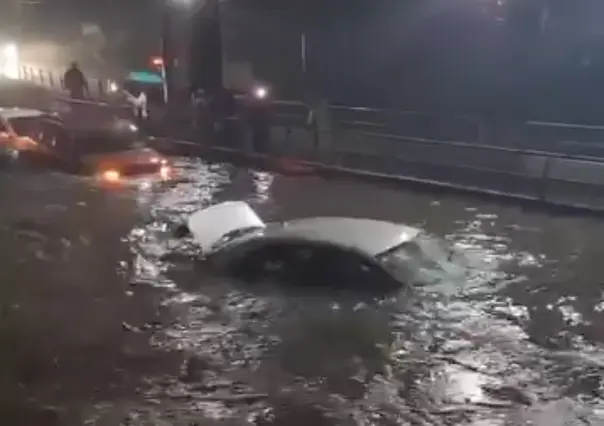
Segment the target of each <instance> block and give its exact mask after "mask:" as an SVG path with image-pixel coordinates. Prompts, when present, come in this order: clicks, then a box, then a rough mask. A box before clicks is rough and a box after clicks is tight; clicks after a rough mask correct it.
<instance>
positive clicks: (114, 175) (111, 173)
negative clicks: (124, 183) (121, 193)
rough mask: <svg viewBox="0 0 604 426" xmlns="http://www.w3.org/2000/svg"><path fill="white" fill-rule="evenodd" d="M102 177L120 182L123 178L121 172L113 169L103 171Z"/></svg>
mask: <svg viewBox="0 0 604 426" xmlns="http://www.w3.org/2000/svg"><path fill="white" fill-rule="evenodd" d="M101 179H102V180H103V181H105V182H111V183H113V182H119V181H120V179H121V176H120V172H118V171H117V170H113V169H109V170H105V171H104V172H103V173H101Z"/></svg>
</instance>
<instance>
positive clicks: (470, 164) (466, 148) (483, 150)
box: [332, 132, 547, 200]
mask: <svg viewBox="0 0 604 426" xmlns="http://www.w3.org/2000/svg"><path fill="white" fill-rule="evenodd" d="M335 139H338V140H339V143H338V144H337V148H336V150H335V152H334V153H333V155H332V158H333V161H332V163H333V164H334V165H335V166H338V167H344V168H347V169H359V170H364V171H367V172H372V173H383V174H385V175H389V176H392V177H398V178H404V177H407V178H412V179H422V180H431V181H438V182H441V183H450V184H454V185H457V186H462V187H467V188H468V189H472V190H489V191H497V192H500V193H505V194H507V195H510V196H516V197H522V198H527V199H534V200H539V199H541V197H542V194H543V178H544V175H545V173H546V165H547V157H546V156H542V155H537V154H531V153H525V152H522V151H520V150H508V149H502V148H495V147H486V146H476V145H470V144H460V143H445V142H435V141H427V140H423V139H411V138H400V137H396V136H393V135H390V136H383V135H376V134H370V133H359V132H354V133H348V132H345V133H344V134H343V135H339V136H336V137H335Z"/></svg>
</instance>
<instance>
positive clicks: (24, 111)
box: [0, 108, 48, 120]
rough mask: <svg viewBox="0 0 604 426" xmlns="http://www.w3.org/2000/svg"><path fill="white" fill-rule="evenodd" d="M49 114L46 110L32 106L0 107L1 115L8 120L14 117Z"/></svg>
mask: <svg viewBox="0 0 604 426" xmlns="http://www.w3.org/2000/svg"><path fill="white" fill-rule="evenodd" d="M45 115H48V113H46V112H44V111H40V110H37V109H31V108H0V116H2V117H3V118H4V119H6V120H12V119H13V118H29V117H42V116H45Z"/></svg>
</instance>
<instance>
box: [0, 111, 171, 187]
mask: <svg viewBox="0 0 604 426" xmlns="http://www.w3.org/2000/svg"><path fill="white" fill-rule="evenodd" d="M0 145H3V146H4V147H5V148H6V149H8V150H11V151H13V152H16V153H19V154H20V155H22V156H24V157H30V158H35V159H36V160H38V159H42V160H47V161H50V162H52V163H54V164H56V165H57V166H60V167H61V168H63V169H66V170H69V171H72V172H75V173H84V174H88V175H93V176H96V177H98V178H99V179H101V180H102V181H104V182H108V183H120V182H124V181H127V180H128V179H130V178H139V177H151V178H155V179H158V180H162V181H165V180H169V179H170V178H171V175H172V169H171V166H170V163H169V160H168V158H167V157H164V156H163V155H161V154H160V153H158V152H157V151H155V150H154V149H152V148H149V147H148V146H147V145H146V144H145V142H143V141H141V140H140V134H139V132H138V129H137V127H136V126H135V125H134V124H133V123H132V122H130V121H127V120H119V121H116V122H115V123H114V125H112V126H111V127H109V128H107V129H103V130H99V131H93V132H87V133H85V134H79V135H78V134H73V133H70V132H69V131H68V130H67V129H66V127H65V125H64V123H63V121H62V120H61V119H60V118H58V117H57V116H55V115H53V114H48V113H45V112H42V111H37V110H30V109H21V108H9V109H8V108H0Z"/></svg>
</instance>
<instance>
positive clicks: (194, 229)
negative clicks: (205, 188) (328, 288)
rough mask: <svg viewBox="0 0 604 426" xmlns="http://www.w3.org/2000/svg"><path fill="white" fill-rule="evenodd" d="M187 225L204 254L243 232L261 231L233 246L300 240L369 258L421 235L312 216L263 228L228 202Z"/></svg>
mask: <svg viewBox="0 0 604 426" xmlns="http://www.w3.org/2000/svg"><path fill="white" fill-rule="evenodd" d="M187 226H188V228H189V230H190V231H191V233H192V234H193V238H194V239H195V240H196V242H197V243H198V244H199V245H200V246H201V248H202V251H203V252H204V253H205V254H206V255H207V254H210V253H212V252H214V251H220V249H221V247H223V238H224V237H225V236H227V235H229V234H231V233H233V232H239V231H246V230H257V231H261V232H259V233H253V234H252V235H249V234H248V235H247V237H246V238H243V240H242V239H239V238H237V239H236V240H233V241H232V242H233V244H237V241H239V242H240V243H241V242H243V241H244V240H248V239H250V238H251V239H258V238H260V239H270V240H288V241H291V240H301V241H310V242H316V243H325V244H333V245H336V246H340V247H343V248H350V249H355V250H358V251H361V252H363V253H364V254H366V255H367V256H371V257H375V256H376V255H379V254H380V253H384V252H386V251H388V250H391V249H393V248H394V247H398V246H399V245H401V244H404V243H406V242H408V241H410V240H412V239H413V238H415V237H416V236H417V235H418V234H419V233H420V230H419V229H417V228H413V227H411V226H406V225H402V224H397V223H392V222H385V221H380V220H372V219H355V218H348V217H311V218H306V219H297V220H290V221H287V222H278V223H272V224H268V225H266V224H265V223H264V222H263V221H262V220H261V219H260V218H259V217H258V216H257V215H256V213H255V212H254V210H253V209H252V208H251V207H250V206H249V205H247V204H246V203H245V202H242V201H227V202H223V203H221V204H216V205H213V206H210V207H208V208H205V209H202V210H199V211H197V212H195V213H193V214H192V215H191V216H190V217H189V220H188V222H187Z"/></svg>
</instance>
